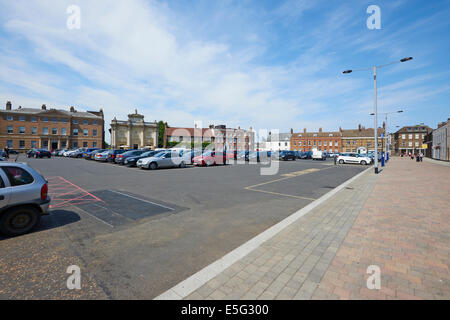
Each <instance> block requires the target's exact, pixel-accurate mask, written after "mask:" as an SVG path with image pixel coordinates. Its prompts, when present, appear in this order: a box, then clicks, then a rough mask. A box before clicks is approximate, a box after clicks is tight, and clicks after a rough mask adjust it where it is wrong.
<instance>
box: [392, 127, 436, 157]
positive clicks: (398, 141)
mask: <svg viewBox="0 0 450 320" xmlns="http://www.w3.org/2000/svg"><path fill="white" fill-rule="evenodd" d="M431 131H432V129H431V128H430V127H428V126H426V125H424V124H419V125H415V126H405V127H402V128H401V129H399V130H398V131H397V132H395V133H394V152H395V154H396V155H400V154H401V153H406V154H408V153H410V152H412V153H417V152H423V153H424V154H425V150H426V149H425V145H424V142H426V140H427V139H426V135H427V134H428V133H430V132H431Z"/></svg>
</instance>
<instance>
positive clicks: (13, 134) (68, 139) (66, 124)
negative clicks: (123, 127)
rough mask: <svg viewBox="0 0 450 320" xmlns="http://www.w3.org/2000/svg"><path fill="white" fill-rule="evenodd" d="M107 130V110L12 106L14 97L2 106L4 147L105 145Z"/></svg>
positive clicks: (0, 137)
mask: <svg viewBox="0 0 450 320" xmlns="http://www.w3.org/2000/svg"><path fill="white" fill-rule="evenodd" d="M104 138H105V131H104V119H103V110H102V109H100V111H87V112H82V111H77V110H75V108H74V107H70V110H69V111H66V110H62V109H53V108H50V109H48V108H47V106H46V105H45V104H44V105H42V107H41V108H22V107H20V106H19V107H18V108H17V109H13V108H12V104H11V102H10V101H8V102H7V103H6V109H5V110H0V147H1V148H4V147H5V146H8V147H9V148H10V149H11V150H17V151H26V150H28V149H31V148H43V149H49V150H54V149H64V148H80V147H89V148H95V147H98V148H101V147H103V146H104V140H105V139H104Z"/></svg>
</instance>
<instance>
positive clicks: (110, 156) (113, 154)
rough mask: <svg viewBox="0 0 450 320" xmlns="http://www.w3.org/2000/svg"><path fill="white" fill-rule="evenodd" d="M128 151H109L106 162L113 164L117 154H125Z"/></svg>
mask: <svg viewBox="0 0 450 320" xmlns="http://www.w3.org/2000/svg"><path fill="white" fill-rule="evenodd" d="M127 151H128V150H124V149H113V150H109V151H108V158H107V159H106V162H114V160H115V159H116V157H117V156H118V155H119V154H122V153H125V152H127Z"/></svg>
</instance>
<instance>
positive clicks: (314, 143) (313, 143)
mask: <svg viewBox="0 0 450 320" xmlns="http://www.w3.org/2000/svg"><path fill="white" fill-rule="evenodd" d="M340 148H341V133H340V132H335V131H332V132H331V131H330V132H324V131H322V128H319V131H317V132H307V131H306V128H304V129H303V132H301V133H293V134H292V137H291V150H293V151H312V150H320V151H326V152H330V153H331V152H336V153H337V152H340V151H339V150H340Z"/></svg>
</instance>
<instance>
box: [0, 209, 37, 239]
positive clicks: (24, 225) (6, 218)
mask: <svg viewBox="0 0 450 320" xmlns="http://www.w3.org/2000/svg"><path fill="white" fill-rule="evenodd" d="M40 218H41V215H40V212H39V211H38V210H37V209H36V208H34V207H28V206H24V207H17V208H12V209H10V210H8V211H6V212H5V213H4V214H3V215H2V216H1V218H0V231H1V232H3V233H4V234H6V235H7V236H10V237H14V236H19V235H22V234H25V233H27V232H30V231H31V230H32V229H33V228H34V227H35V226H36V225H37V224H38V223H39V220H40Z"/></svg>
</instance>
